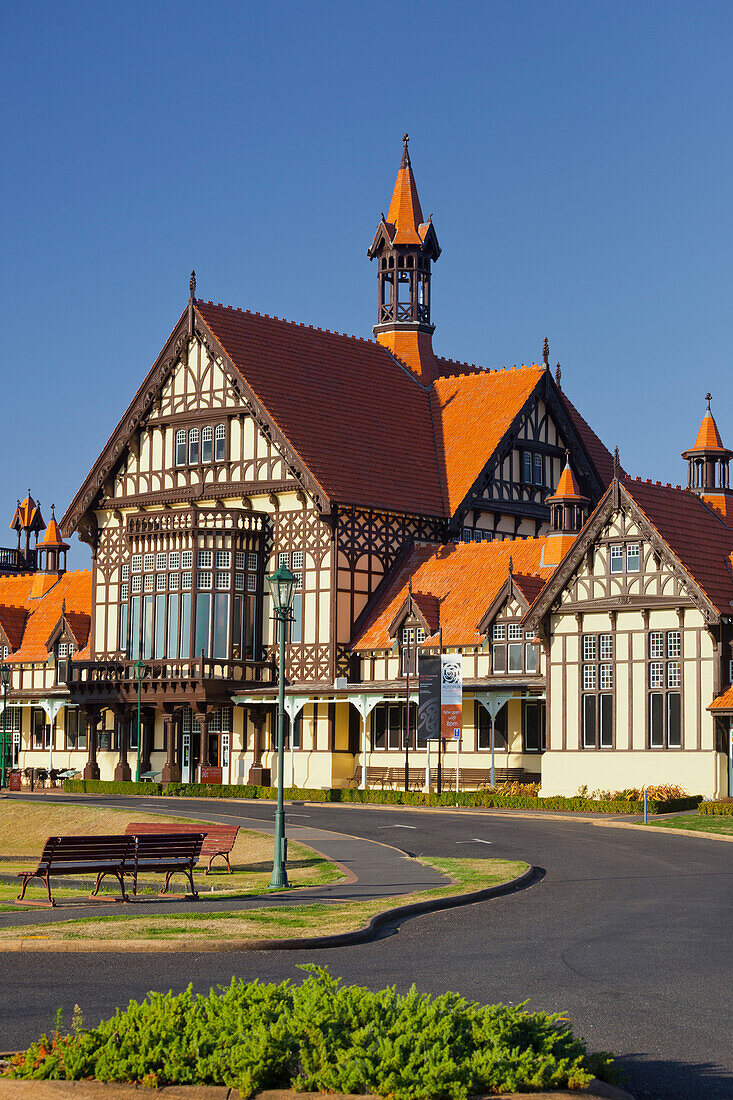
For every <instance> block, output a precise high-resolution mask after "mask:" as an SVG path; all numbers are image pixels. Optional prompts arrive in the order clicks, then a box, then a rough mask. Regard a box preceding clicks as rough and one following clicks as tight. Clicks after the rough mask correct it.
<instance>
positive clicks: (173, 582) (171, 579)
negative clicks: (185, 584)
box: [168, 573, 181, 590]
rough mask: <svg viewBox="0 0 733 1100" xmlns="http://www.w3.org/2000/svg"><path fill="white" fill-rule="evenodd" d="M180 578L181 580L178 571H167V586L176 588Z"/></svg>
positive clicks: (172, 588)
mask: <svg viewBox="0 0 733 1100" xmlns="http://www.w3.org/2000/svg"><path fill="white" fill-rule="evenodd" d="M180 580H181V578H180V577H179V575H178V573H169V574H168V587H169V588H170V589H171V590H174V589H176V588H178V587H179V583H180Z"/></svg>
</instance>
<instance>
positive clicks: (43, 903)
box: [15, 871, 56, 909]
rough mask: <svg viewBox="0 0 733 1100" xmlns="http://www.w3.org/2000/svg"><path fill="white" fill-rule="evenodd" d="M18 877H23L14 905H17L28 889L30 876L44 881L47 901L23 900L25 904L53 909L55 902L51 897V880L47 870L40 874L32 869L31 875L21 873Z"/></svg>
mask: <svg viewBox="0 0 733 1100" xmlns="http://www.w3.org/2000/svg"><path fill="white" fill-rule="evenodd" d="M19 877H20V878H22V879H23V889H22V890H21V892H20V893H19V894H18V896H17V898H16V899H15V902H16V905H19V904H20V902H21V901H23V898H24V897H25V892H26V890H27V889H28V883H29V882H30V881H31V879H32V878H40V879H41V880H42V881H43V882H45V883H46V893H47V894H48V901H27V902H25V904H26V905H40V906H41V907H42V908H44V909H49V908H50V909H53V907H54V906H55V904H56V902H55V901H54V900H53V898H52V897H51V882H50V880H49V877H48V872H47V873H46V874H45V875H44V874H42V873H39V872H38V871H34V872H33V874H32V875H28V874H22V873H21V875H20V876H19Z"/></svg>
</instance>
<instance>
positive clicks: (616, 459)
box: [613, 444, 621, 477]
mask: <svg viewBox="0 0 733 1100" xmlns="http://www.w3.org/2000/svg"><path fill="white" fill-rule="evenodd" d="M620 469H621V456H620V455H619V453H618V444H616V446H615V447H614V448H613V476H614V477H618V472H619V470H620Z"/></svg>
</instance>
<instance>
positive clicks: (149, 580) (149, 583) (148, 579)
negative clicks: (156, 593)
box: [143, 573, 155, 592]
mask: <svg viewBox="0 0 733 1100" xmlns="http://www.w3.org/2000/svg"><path fill="white" fill-rule="evenodd" d="M154 584H155V574H154V573H146V574H145V580H144V583H143V588H144V591H145V592H152V591H153V586H154Z"/></svg>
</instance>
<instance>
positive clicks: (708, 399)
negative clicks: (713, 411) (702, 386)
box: [705, 393, 713, 412]
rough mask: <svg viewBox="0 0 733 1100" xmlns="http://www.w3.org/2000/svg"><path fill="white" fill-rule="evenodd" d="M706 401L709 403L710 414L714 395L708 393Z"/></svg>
mask: <svg viewBox="0 0 733 1100" xmlns="http://www.w3.org/2000/svg"><path fill="white" fill-rule="evenodd" d="M705 400H706V401H707V403H708V412H710V402H711V401H712V400H713V395H712V394H711V393H706V394H705Z"/></svg>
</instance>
